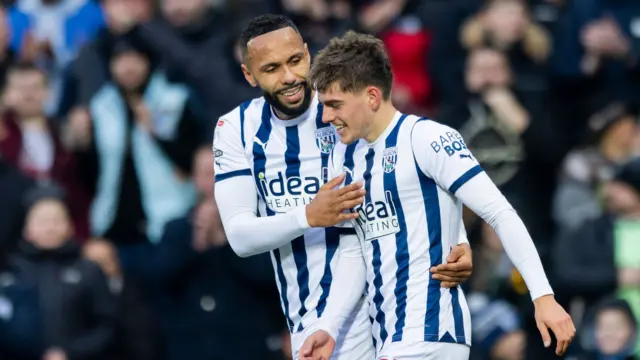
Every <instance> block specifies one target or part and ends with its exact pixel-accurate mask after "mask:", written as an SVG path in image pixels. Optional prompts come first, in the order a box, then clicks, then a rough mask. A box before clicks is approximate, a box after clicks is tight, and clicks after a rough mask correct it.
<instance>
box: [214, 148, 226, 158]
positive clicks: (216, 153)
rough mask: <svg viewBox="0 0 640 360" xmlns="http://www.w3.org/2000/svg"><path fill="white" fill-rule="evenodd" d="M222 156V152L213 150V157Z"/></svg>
mask: <svg viewBox="0 0 640 360" xmlns="http://www.w3.org/2000/svg"><path fill="white" fill-rule="evenodd" d="M222 155H224V152H223V151H222V150H220V149H213V156H215V157H221V156H222Z"/></svg>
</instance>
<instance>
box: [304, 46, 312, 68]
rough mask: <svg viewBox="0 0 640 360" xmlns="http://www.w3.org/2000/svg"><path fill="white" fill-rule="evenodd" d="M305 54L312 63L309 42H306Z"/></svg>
mask: <svg viewBox="0 0 640 360" xmlns="http://www.w3.org/2000/svg"><path fill="white" fill-rule="evenodd" d="M304 56H305V57H306V58H307V61H309V63H311V54H310V53H309V46H308V45H307V43H304Z"/></svg>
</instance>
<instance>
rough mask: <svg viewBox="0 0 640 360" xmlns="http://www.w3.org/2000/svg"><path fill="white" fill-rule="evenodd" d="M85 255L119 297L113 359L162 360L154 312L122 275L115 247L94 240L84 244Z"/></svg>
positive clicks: (135, 286) (112, 352)
mask: <svg viewBox="0 0 640 360" xmlns="http://www.w3.org/2000/svg"><path fill="white" fill-rule="evenodd" d="M83 253H84V256H85V258H87V259H89V260H92V261H94V262H95V263H97V264H98V265H100V267H101V268H102V271H103V272H104V273H105V274H106V275H107V280H108V283H109V289H110V290H111V293H112V294H113V295H114V296H116V297H117V301H116V303H117V307H118V316H117V322H116V331H115V341H114V347H113V349H112V351H110V352H109V354H110V359H111V360H121V359H136V360H157V359H160V358H161V357H160V356H159V352H158V350H159V344H158V342H157V339H156V331H155V328H154V326H155V322H154V321H153V319H152V315H151V311H150V309H148V308H147V304H146V303H145V302H144V300H145V299H143V297H142V292H141V291H140V289H139V288H138V286H137V284H135V283H134V282H133V281H131V279H130V278H129V277H126V276H125V275H124V274H123V272H122V269H121V267H120V263H119V260H118V257H117V253H116V249H115V247H114V246H113V245H112V244H111V243H109V242H107V241H104V240H92V241H90V242H88V243H87V244H85V245H84V248H83Z"/></svg>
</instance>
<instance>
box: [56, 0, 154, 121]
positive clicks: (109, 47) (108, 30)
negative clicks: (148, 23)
mask: <svg viewBox="0 0 640 360" xmlns="http://www.w3.org/2000/svg"><path fill="white" fill-rule="evenodd" d="M102 11H103V13H104V18H105V22H106V26H105V27H104V28H102V29H100V30H99V32H98V33H97V35H96V37H95V39H93V40H91V41H89V42H88V43H87V44H86V46H83V47H82V48H81V49H80V51H79V53H78V56H77V58H76V59H75V60H74V61H73V63H72V64H71V65H70V68H69V70H68V72H67V77H66V81H65V87H64V95H63V100H62V105H61V109H60V111H61V114H65V115H66V114H67V112H68V111H69V109H70V108H71V107H72V106H79V107H87V106H88V105H89V102H90V101H91V99H92V98H93V96H94V95H95V94H96V93H97V92H98V90H100V88H101V87H102V85H104V84H105V83H106V82H107V81H109V80H110V73H109V59H110V58H111V54H112V52H113V46H114V45H115V44H116V43H117V40H118V39H121V38H126V33H127V32H128V31H129V30H130V29H131V26H133V25H134V24H135V23H136V22H138V21H142V20H148V19H149V18H150V17H151V14H152V6H151V2H150V1H149V0H104V1H102Z"/></svg>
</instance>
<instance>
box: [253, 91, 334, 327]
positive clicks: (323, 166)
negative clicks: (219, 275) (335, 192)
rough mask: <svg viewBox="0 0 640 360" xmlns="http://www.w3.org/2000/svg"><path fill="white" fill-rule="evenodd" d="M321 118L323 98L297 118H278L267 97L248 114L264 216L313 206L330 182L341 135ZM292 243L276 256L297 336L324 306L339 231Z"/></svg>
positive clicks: (316, 232)
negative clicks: (333, 154)
mask: <svg viewBox="0 0 640 360" xmlns="http://www.w3.org/2000/svg"><path fill="white" fill-rule="evenodd" d="M321 119H322V105H321V104H319V103H318V101H317V99H314V101H313V102H312V104H311V107H310V108H309V110H308V111H307V112H306V113H305V114H303V115H302V116H301V117H299V118H297V119H293V120H287V121H282V120H279V119H277V118H275V117H274V116H273V114H272V111H271V108H270V106H269V105H268V104H267V103H266V102H265V101H264V100H263V99H256V100H254V101H253V102H252V104H251V105H249V107H248V109H247V111H245V115H244V140H245V144H246V146H245V154H246V156H247V159H248V162H249V164H250V167H251V172H252V176H253V179H254V183H255V186H256V189H257V190H258V198H259V199H258V212H259V215H260V216H278V215H279V214H282V213H286V212H288V211H291V210H293V209H295V208H299V207H303V206H305V205H307V204H308V203H310V202H311V200H312V199H313V198H314V197H315V195H316V194H317V193H318V190H319V189H320V187H321V186H322V185H323V184H324V183H325V182H326V181H327V176H328V160H329V154H330V152H331V150H332V149H333V145H334V144H335V140H336V134H335V129H334V128H333V127H332V126H330V125H328V124H323V123H322V121H321ZM292 240H293V241H292V242H291V243H289V244H287V245H285V246H283V247H281V248H279V249H277V250H275V251H273V252H272V254H271V256H272V261H273V264H274V269H275V272H276V280H277V283H278V288H279V290H280V296H281V298H282V302H283V304H282V305H283V310H284V312H285V315H286V316H287V320H288V322H289V325H290V328H291V330H292V331H294V332H295V331H299V330H301V329H302V328H304V326H308V325H309V323H310V322H311V321H313V320H314V319H315V318H316V317H317V315H319V311H321V309H323V308H324V300H325V299H326V297H327V296H328V292H329V285H330V281H331V269H332V268H333V267H334V266H335V260H336V257H334V255H335V254H336V251H337V247H338V241H339V233H338V230H337V229H333V228H330V229H323V228H312V229H309V230H307V231H306V232H305V233H304V235H303V236H301V237H299V238H297V239H292ZM303 319H304V321H303Z"/></svg>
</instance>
